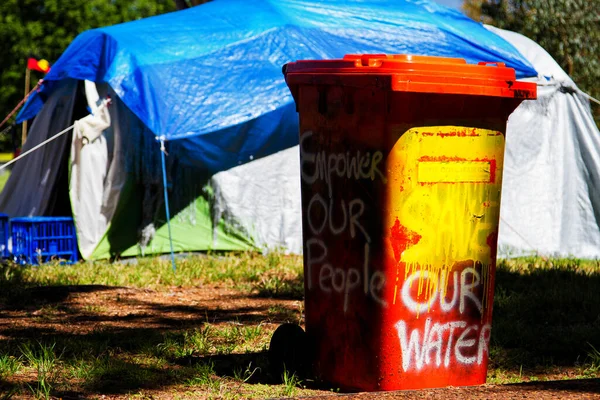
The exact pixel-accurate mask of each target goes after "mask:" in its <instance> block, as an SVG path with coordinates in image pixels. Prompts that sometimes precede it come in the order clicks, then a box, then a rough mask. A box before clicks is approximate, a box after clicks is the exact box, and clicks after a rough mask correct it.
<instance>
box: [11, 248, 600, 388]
mask: <svg viewBox="0 0 600 400" xmlns="http://www.w3.org/2000/svg"><path fill="white" fill-rule="evenodd" d="M303 279H304V278H303V273H302V261H301V258H300V257H295V256H285V255H282V254H278V253H274V254H269V255H267V256H261V255H258V254H252V253H240V254H226V255H222V254H213V255H194V256H189V257H186V258H180V259H179V260H178V270H177V274H173V271H172V270H171V266H170V262H169V260H168V259H162V258H143V259H138V260H136V262H127V263H126V262H119V261H117V262H115V263H113V264H110V263H107V262H96V263H79V264H77V265H74V266H65V265H52V264H50V265H44V266H41V267H26V268H24V267H21V266H16V265H10V264H5V265H2V266H0V300H1V301H0V306H1V305H4V306H5V307H6V309H7V310H12V308H11V307H10V305H11V304H12V305H18V307H21V308H24V309H25V310H26V312H27V313H31V315H32V317H31V320H32V321H35V323H36V324H42V325H43V324H46V323H51V322H52V321H57V320H60V318H62V316H64V315H67V314H68V313H69V312H70V311H69V304H68V303H66V302H65V301H64V298H66V297H64V298H63V297H61V296H60V293H61V292H60V290H59V291H58V295H57V296H58V297H57V298H56V299H54V300H56V301H54V302H52V303H51V304H46V303H43V302H42V303H38V297H37V296H40V293H43V292H44V288H48V287H55V288H63V287H73V286H78V285H101V287H134V288H143V289H144V290H152V291H156V292H159V293H165V292H170V291H173V290H174V289H177V288H195V287H199V286H202V285H215V286H217V287H223V288H228V289H230V290H232V293H238V294H239V295H240V296H250V297H253V298H255V299H257V301H264V300H263V299H277V301H278V302H279V303H275V304H273V303H272V302H270V303H268V304H267V305H265V306H264V309H263V311H262V314H261V315H260V316H259V317H258V318H256V319H241V320H238V319H237V318H238V317H231V318H228V319H226V320H215V319H213V318H212V317H209V316H208V315H204V314H203V313H200V314H199V315H198V316H197V320H196V321H195V322H194V324H193V326H192V327H186V326H184V325H182V326H181V327H178V326H174V327H173V328H172V329H154V328H151V327H148V328H146V327H143V326H141V327H140V328H139V329H129V330H128V331H123V332H120V331H114V330H109V329H104V328H102V326H101V325H99V326H98V328H97V329H95V330H94V331H92V332H90V333H88V334H85V335H75V334H73V335H63V334H53V333H52V332H47V333H44V332H41V333H39V334H38V333H36V334H35V335H36V336H34V337H35V338H36V339H37V340H36V341H33V340H31V338H29V339H27V338H15V339H6V338H4V339H0V392H2V393H12V394H14V395H17V396H26V395H27V394H29V395H33V396H34V397H38V398H49V397H63V396H65V394H68V393H71V392H73V391H75V392H76V393H79V394H83V395H86V396H90V395H91V396H96V395H98V394H106V395H109V396H112V395H122V396H128V397H132V398H136V397H139V398H147V397H153V396H155V395H156V391H159V392H160V391H162V392H160V393H163V394H164V393H165V391H166V393H168V394H169V397H173V398H179V397H181V398H196V397H204V398H211V397H212V398H263V397H277V396H286V397H289V396H308V395H311V394H314V393H320V394H323V393H324V392H316V391H314V390H313V389H310V388H308V389H307V388H305V387H304V385H305V384H306V383H305V382H301V381H300V380H299V379H298V377H297V376H296V375H294V374H293V373H292V372H289V371H285V372H284V374H283V376H281V377H274V376H271V375H270V372H269V368H268V360H267V356H266V354H265V350H266V349H267V348H268V345H269V341H270V338H271V335H272V333H273V331H274V329H275V328H276V326H277V324H280V323H283V322H286V321H289V322H294V323H302V322H303V312H304V310H303V309H302V308H301V307H302V306H299V307H300V308H297V307H296V306H291V305H290V302H289V301H288V302H285V300H280V299H295V300H301V299H302V293H303ZM52 293H54V294H55V295H56V292H52ZM67 294H68V293H67ZM118 296H119V295H117V297H118ZM232 296H233V295H232ZM117 301H118V302H120V303H123V304H124V305H125V304H128V302H129V301H130V299H128V298H125V297H123V298H118V299H117ZM297 303H299V304H302V302H301V301H298V302H297ZM18 307H17V309H19V310H20V309H21V308H18ZM28 307H29V308H31V310H32V311H27V310H29V308H28ZM80 311H81V312H82V313H83V314H85V315H87V316H88V317H89V318H96V317H98V318H100V317H102V316H103V315H106V313H107V312H109V311H110V308H109V306H107V305H104V304H96V303H94V304H86V305H85V306H82V307H81V310H80ZM244 312H250V311H244ZM215 313H217V312H216V311H215ZM236 315H239V314H236ZM88 317H86V318H88ZM111 318H117V317H116V316H112V317H111ZM598 349H600V264H599V263H597V262H595V261H583V260H577V259H542V258H521V259H514V260H508V261H501V262H499V265H498V268H497V275H496V294H495V302H494V318H493V330H492V338H491V343H490V367H489V374H488V382H490V383H515V382H523V381H535V380H544V379H560V378H564V377H571V378H572V377H579V378H585V377H600V351H599V350H598ZM276 382H279V383H276ZM152 393H154V394H152ZM65 397H66V396H65Z"/></svg>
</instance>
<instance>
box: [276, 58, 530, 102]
mask: <svg viewBox="0 0 600 400" xmlns="http://www.w3.org/2000/svg"><path fill="white" fill-rule="evenodd" d="M284 73H285V77H286V82H287V84H288V86H290V88H292V92H294V90H293V87H294V86H297V85H301V84H317V85H319V84H323V85H327V84H331V85H335V84H338V85H344V86H358V87H364V86H365V85H373V84H375V85H376V86H377V87H378V88H380V89H387V90H391V91H404V92H419V93H445V94H470V95H481V96H495V97H509V98H520V99H535V98H536V96H537V90H536V89H537V87H536V84H535V83H531V82H519V81H517V80H516V75H515V70H514V69H512V68H509V67H506V66H505V65H504V63H501V62H480V63H479V64H467V62H466V61H465V60H464V59H462V58H445V57H430V56H413V55H404V54H401V55H386V54H361V55H357V54H348V55H346V56H344V58H343V59H334V60H302V61H296V62H292V63H288V64H286V66H285V67H284ZM373 78H375V79H373Z"/></svg>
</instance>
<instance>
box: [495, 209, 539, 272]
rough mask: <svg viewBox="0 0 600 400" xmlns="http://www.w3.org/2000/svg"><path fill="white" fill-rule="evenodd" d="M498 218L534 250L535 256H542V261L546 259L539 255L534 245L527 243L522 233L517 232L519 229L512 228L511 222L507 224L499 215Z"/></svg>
mask: <svg viewBox="0 0 600 400" xmlns="http://www.w3.org/2000/svg"><path fill="white" fill-rule="evenodd" d="M500 220H501V221H502V222H503V223H504V224H505V225H506V226H507V227H509V228H510V230H511V231H513V232H514V233H516V234H517V236H519V237H520V238H521V239H522V240H523V242H525V244H526V245H527V246H529V247H530V248H531V250H533V251H535V255H536V256H538V257H541V258H542V259H543V260H544V261H548V259H547V258H546V257H544V256H542V255H540V253H539V252H538V251H537V250H536V248H535V247H534V246H533V245H532V244H531V243H529V241H528V240H527V239H526V238H525V237H524V236H523V235H521V234H520V233H519V231H517V230H516V229H515V228H513V226H512V225H511V224H509V223H508V222H506V220H505V219H504V218H502V216H500Z"/></svg>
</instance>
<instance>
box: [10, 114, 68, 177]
mask: <svg viewBox="0 0 600 400" xmlns="http://www.w3.org/2000/svg"><path fill="white" fill-rule="evenodd" d="M74 126H75V124H73V125H71V126H70V127H68V128H66V129H64V130H62V131H60V132H58V133H57V134H56V135H54V136H52V137H51V138H50V139H46V140H44V141H43V142H42V143H40V144H38V145H37V146H34V147H32V148H31V149H29V150H27V151H26V152H25V153H21V154H20V155H19V157H17V158H13V159H12V160H10V161H9V162H7V163H6V164H4V165H2V166H0V171H2V170H3V169H5V168H7V167H8V166H9V165H12V164H14V163H16V162H17V161H19V160H20V159H21V158H23V157H25V156H26V155H28V154H31V153H33V152H34V151H36V150H37V149H39V148H40V147H43V146H45V145H46V144H48V143H50V142H51V141H53V140H54V139H58V138H59V137H61V136H62V135H64V134H65V133H67V132H69V131H70V130H71V129H73V127H74Z"/></svg>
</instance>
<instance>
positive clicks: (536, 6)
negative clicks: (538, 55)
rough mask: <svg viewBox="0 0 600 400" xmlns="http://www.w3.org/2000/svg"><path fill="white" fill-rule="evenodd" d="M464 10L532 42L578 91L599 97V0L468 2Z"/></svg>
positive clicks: (476, 17) (597, 111) (597, 110)
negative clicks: (562, 71)
mask: <svg viewBox="0 0 600 400" xmlns="http://www.w3.org/2000/svg"><path fill="white" fill-rule="evenodd" d="M463 10H464V11H465V12H466V13H467V15H469V16H470V17H471V18H473V19H475V20H477V21H482V22H484V23H489V24H491V25H494V26H497V27H499V28H503V29H508V30H511V31H515V32H519V33H522V34H523V35H525V36H527V37H529V38H530V39H533V40H534V41H535V42H537V43H539V44H540V45H541V46H542V47H543V48H544V49H546V51H547V52H548V53H550V55H552V57H554V59H555V60H556V61H557V62H558V63H559V64H560V66H561V67H562V68H563V69H564V70H565V71H566V72H567V73H568V74H569V75H570V76H571V77H572V78H573V80H574V81H575V82H576V83H577V85H578V86H579V88H581V89H582V90H584V91H586V92H587V93H589V94H590V95H592V96H593V97H596V98H598V97H600V0H465V1H464V5H463ZM599 115H600V110H599V109H598V108H596V117H598V116H599ZM596 119H597V120H598V118H596Z"/></svg>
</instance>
